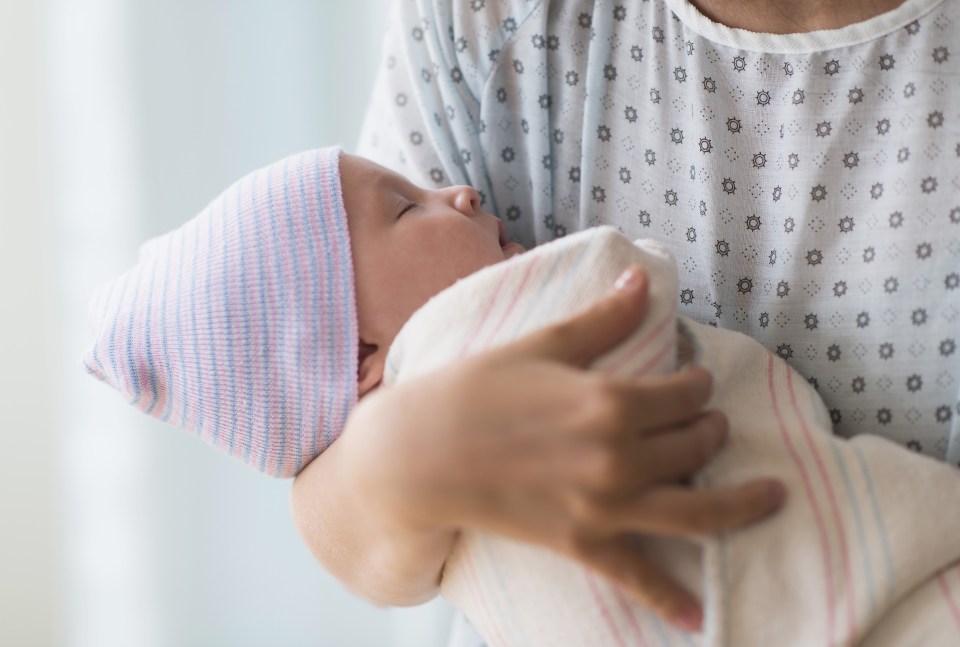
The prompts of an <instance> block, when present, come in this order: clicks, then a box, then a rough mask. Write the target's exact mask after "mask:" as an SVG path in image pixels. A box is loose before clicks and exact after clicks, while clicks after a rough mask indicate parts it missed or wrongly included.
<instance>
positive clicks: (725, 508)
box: [700, 497, 732, 532]
mask: <svg viewBox="0 0 960 647" xmlns="http://www.w3.org/2000/svg"><path fill="white" fill-rule="evenodd" d="M731 516H732V509H731V506H730V504H729V503H728V502H727V500H726V499H724V498H723V497H711V498H710V500H709V501H708V502H707V505H706V506H704V508H703V510H702V511H701V513H700V517H701V523H702V526H701V527H700V530H701V532H714V531H717V530H721V529H723V528H725V527H726V526H728V525H729V521H730V519H731Z"/></svg>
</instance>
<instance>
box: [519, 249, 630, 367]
mask: <svg viewBox="0 0 960 647" xmlns="http://www.w3.org/2000/svg"><path fill="white" fill-rule="evenodd" d="M647 289H648V285H647V275H646V273H644V272H643V270H642V269H640V268H639V267H634V268H631V269H630V270H628V271H627V272H625V273H624V274H623V275H622V276H621V277H620V279H618V283H617V288H616V289H615V290H612V291H611V292H610V294H608V295H607V296H605V297H603V298H602V299H601V300H599V301H597V302H596V303H594V304H593V305H592V306H590V307H589V308H588V309H587V310H585V311H584V312H582V313H580V314H578V315H575V316H574V317H571V318H570V319H568V320H567V321H564V322H562V323H559V324H555V325H552V326H548V327H547V328H544V329H543V330H541V331H538V332H535V333H533V334H531V335H529V336H527V337H525V338H524V339H521V340H519V341H518V342H515V343H514V344H510V346H509V348H510V351H509V352H510V353H513V354H514V355H516V354H520V355H524V356H526V357H535V358H540V359H556V360H559V361H561V362H565V363H567V364H570V365H573V366H581V367H586V366H587V365H588V364H590V362H592V361H593V360H594V359H596V358H597V357H599V356H600V355H602V354H603V353H604V352H606V351H608V350H610V349H611V348H613V347H614V346H615V345H616V344H617V343H619V342H620V341H622V340H623V339H624V338H626V337H627V335H629V334H630V333H631V332H633V330H634V329H635V328H636V327H637V326H638V325H639V324H640V322H641V321H642V320H643V317H644V315H645V314H646V306H647Z"/></svg>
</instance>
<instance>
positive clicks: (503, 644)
mask: <svg viewBox="0 0 960 647" xmlns="http://www.w3.org/2000/svg"><path fill="white" fill-rule="evenodd" d="M463 563H464V565H465V566H466V567H467V571H469V575H468V576H467V581H469V582H470V583H471V584H472V586H471V587H470V588H471V589H473V594H474V596H475V597H476V598H477V600H479V602H480V606H481V607H483V613H484V615H486V617H487V622H488V623H489V625H490V626H491V627H493V631H494V633H495V634H496V636H494V637H491V636H484V638H486V639H487V640H490V641H491V642H493V638H496V643H497V645H499V646H500V647H510V643H509V642H507V641H506V640H505V639H504V637H503V636H502V635H501V634H500V629H499V626H500V625H499V623H497V622H496V616H495V615H493V612H492V611H491V609H490V604H489V603H488V602H487V597H486V596H485V595H484V594H483V587H481V586H480V578H479V577H478V575H477V568H476V565H475V564H474V563H473V557H472V556H471V554H470V551H469V550H468V551H464V552H463Z"/></svg>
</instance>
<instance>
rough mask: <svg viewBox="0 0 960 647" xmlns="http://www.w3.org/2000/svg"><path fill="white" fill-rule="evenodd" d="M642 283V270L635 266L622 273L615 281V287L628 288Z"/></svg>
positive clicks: (619, 288)
mask: <svg viewBox="0 0 960 647" xmlns="http://www.w3.org/2000/svg"><path fill="white" fill-rule="evenodd" d="M639 283H640V270H638V269H637V268H635V267H631V268H630V269H629V270H627V271H626V272H624V273H623V274H621V275H620V278H618V279H617V282H616V283H614V287H615V288H616V289H618V290H626V289H628V288H632V287H635V286H636V285H638V284H639Z"/></svg>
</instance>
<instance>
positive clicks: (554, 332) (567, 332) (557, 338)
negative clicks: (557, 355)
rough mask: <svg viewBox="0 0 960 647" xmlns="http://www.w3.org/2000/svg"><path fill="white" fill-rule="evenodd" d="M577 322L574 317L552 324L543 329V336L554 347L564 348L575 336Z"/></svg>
mask: <svg viewBox="0 0 960 647" xmlns="http://www.w3.org/2000/svg"><path fill="white" fill-rule="evenodd" d="M577 329H578V328H577V322H576V320H575V319H568V320H566V321H561V322H558V323H555V324H553V325H552V326H550V327H549V328H547V329H546V330H544V331H543V334H544V336H546V338H547V340H548V341H549V342H550V345H551V346H554V347H556V348H565V347H567V346H569V345H571V344H572V343H573V342H574V341H575V340H576V338H577Z"/></svg>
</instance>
